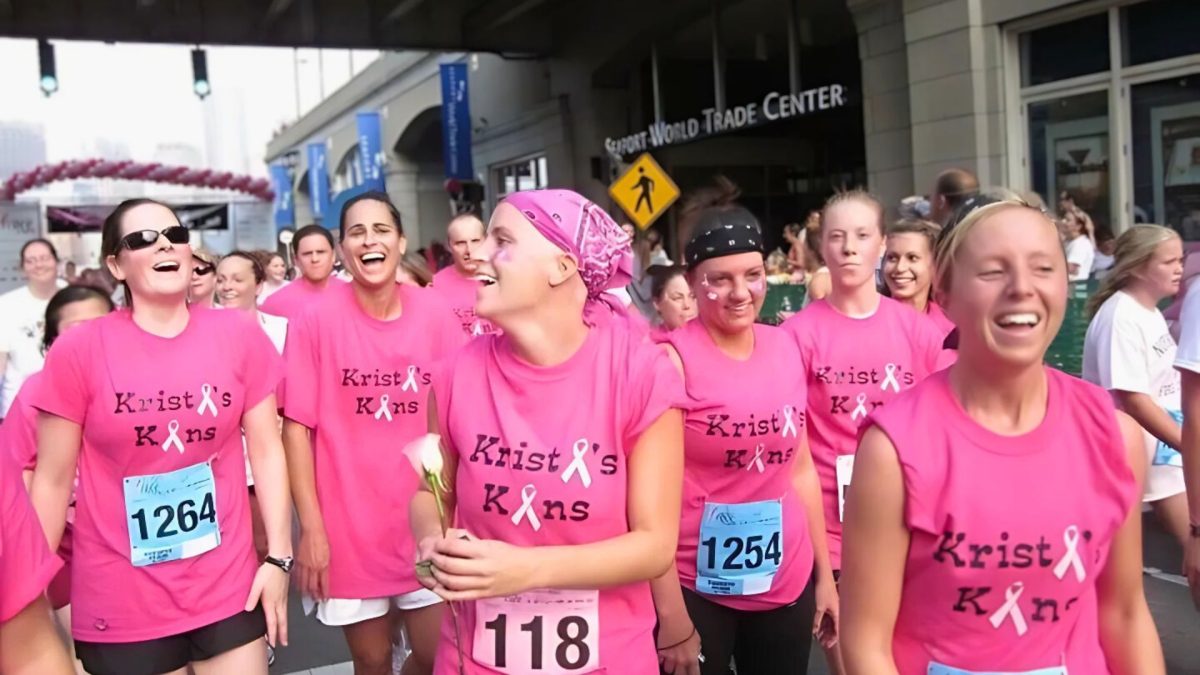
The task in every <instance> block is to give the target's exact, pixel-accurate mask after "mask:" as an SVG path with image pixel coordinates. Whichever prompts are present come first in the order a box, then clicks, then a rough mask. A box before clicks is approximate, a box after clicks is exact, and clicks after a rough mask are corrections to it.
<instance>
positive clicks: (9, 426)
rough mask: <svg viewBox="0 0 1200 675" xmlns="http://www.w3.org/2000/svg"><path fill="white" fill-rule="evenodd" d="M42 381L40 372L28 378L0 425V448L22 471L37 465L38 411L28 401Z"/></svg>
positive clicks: (22, 384) (30, 469)
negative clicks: (3, 449)
mask: <svg viewBox="0 0 1200 675" xmlns="http://www.w3.org/2000/svg"><path fill="white" fill-rule="evenodd" d="M41 379H42V372H41V371H40V370H39V371H38V372H36V373H34V374H32V375H30V376H29V378H28V379H26V380H25V381H24V382H23V383H21V389H20V391H18V392H17V397H16V398H14V399H13V402H12V406H11V407H10V408H9V409H8V417H6V418H4V424H0V448H7V449H8V451H9V454H11V455H12V457H13V459H14V460H15V461H16V462H17V466H19V467H21V469H22V470H29V471H32V470H33V467H34V465H35V464H37V415H38V411H37V409H36V408H34V407H33V406H32V405H30V404H29V401H30V400H31V399H33V397H34V394H33V390H34V389H35V388H37V386H38V382H39V381H40V380H41Z"/></svg>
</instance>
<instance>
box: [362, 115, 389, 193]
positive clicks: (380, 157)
mask: <svg viewBox="0 0 1200 675" xmlns="http://www.w3.org/2000/svg"><path fill="white" fill-rule="evenodd" d="M355 119H356V121H357V125H358V161H359V165H358V169H359V175H360V176H362V181H363V182H362V185H364V186H366V188H367V189H368V190H378V191H380V192H383V191H384V190H385V189H386V186H385V185H384V177H383V168H384V166H385V165H386V164H387V158H386V157H385V156H384V154H383V142H382V140H381V137H382V135H383V134H382V133H380V130H379V113H377V112H360V113H358V114H357V115H355Z"/></svg>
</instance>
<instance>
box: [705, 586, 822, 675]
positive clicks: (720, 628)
mask: <svg viewBox="0 0 1200 675" xmlns="http://www.w3.org/2000/svg"><path fill="white" fill-rule="evenodd" d="M815 587H816V584H815V583H814V582H813V581H812V580H810V581H809V582H808V585H807V586H806V587H805V588H804V592H803V593H801V594H800V597H799V598H797V599H796V600H795V602H792V603H789V604H787V605H784V606H782V607H777V608H775V609H768V610H762V611H748V610H740V609H733V608H732V607H727V606H725V605H722V604H719V603H717V602H714V601H713V600H711V599H709V598H707V597H705V596H703V595H701V594H699V593H696V592H695V591H693V590H691V589H689V588H686V587H685V588H684V589H683V604H684V605H685V606H686V607H687V610H688V615H689V616H690V617H691V619H692V624H693V625H694V626H695V627H696V631H697V632H698V633H699V634H700V649H701V653H703V654H704V662H702V663H701V664H700V673H701V675H729V673H730V668H729V663H730V661H731V660H733V661H735V662H736V663H737V667H738V672H739V673H749V674H750V675H803V674H804V673H807V672H808V655H809V650H810V649H811V648H812V622H813V616H814V615H815V614H816V611H817V610H816V591H815Z"/></svg>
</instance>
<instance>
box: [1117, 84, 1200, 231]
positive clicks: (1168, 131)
mask: <svg viewBox="0 0 1200 675" xmlns="http://www.w3.org/2000/svg"><path fill="white" fill-rule="evenodd" d="M1130 92H1131V99H1132V100H1131V102H1130V103H1131V107H1132V111H1131V121H1132V130H1133V138H1132V141H1133V142H1132V146H1133V181H1134V186H1133V187H1134V190H1133V192H1134V219H1135V220H1136V221H1137V222H1149V223H1158V224H1160V225H1167V226H1169V227H1172V228H1175V229H1176V230H1178V231H1179V232H1180V234H1182V235H1183V238H1184V239H1186V240H1188V241H1195V240H1200V73H1196V74H1193V75H1190V76H1185V77H1173V78H1168V79H1165V80H1159V81H1157V82H1150V83H1147V84H1139V85H1135V86H1133V87H1130Z"/></svg>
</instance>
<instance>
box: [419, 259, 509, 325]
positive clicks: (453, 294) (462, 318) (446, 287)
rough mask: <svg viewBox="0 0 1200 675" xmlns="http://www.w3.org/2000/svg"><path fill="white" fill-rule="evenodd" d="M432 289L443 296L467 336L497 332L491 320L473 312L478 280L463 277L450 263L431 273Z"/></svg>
mask: <svg viewBox="0 0 1200 675" xmlns="http://www.w3.org/2000/svg"><path fill="white" fill-rule="evenodd" d="M433 290H435V291H437V292H438V294H440V295H441V296H442V297H443V298H445V302H446V303H447V306H449V307H450V309H451V311H453V312H454V316H456V317H457V318H458V321H459V323H460V324H461V325H462V330H463V332H464V333H466V334H467V335H468V336H471V337H474V336H476V335H488V334H491V333H495V332H497V328H496V327H495V326H493V325H492V324H491V322H489V321H488V320H487V319H481V318H479V317H478V316H476V314H475V292H476V291H477V290H479V282H478V281H473V280H471V279H468V278H467V277H464V276H463V275H462V274H460V273H459V271H458V268H457V267H454V266H453V265H451V266H450V267H446V268H444V269H442V270H439V271H438V273H437V274H435V275H433Z"/></svg>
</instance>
